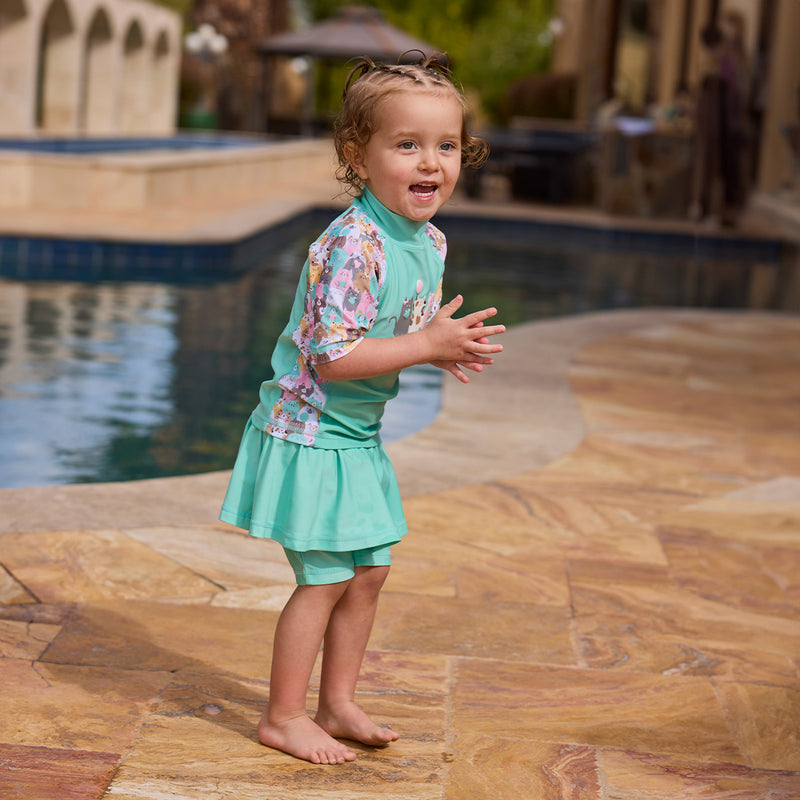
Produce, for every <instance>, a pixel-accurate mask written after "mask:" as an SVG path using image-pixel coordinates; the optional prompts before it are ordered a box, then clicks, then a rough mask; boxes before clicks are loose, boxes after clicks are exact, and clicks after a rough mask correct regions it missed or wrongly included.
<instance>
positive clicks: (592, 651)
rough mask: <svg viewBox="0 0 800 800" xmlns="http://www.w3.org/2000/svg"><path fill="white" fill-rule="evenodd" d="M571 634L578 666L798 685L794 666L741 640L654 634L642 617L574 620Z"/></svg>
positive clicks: (700, 632) (702, 633) (679, 632)
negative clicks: (577, 656) (575, 641)
mask: <svg viewBox="0 0 800 800" xmlns="http://www.w3.org/2000/svg"><path fill="white" fill-rule="evenodd" d="M575 629H576V639H577V648H578V652H579V655H580V662H581V665H582V666H585V667H590V668H591V669H598V670H610V671H617V670H620V671H623V672H628V671H630V672H651V673H656V674H659V675H664V676H681V675H691V676H695V677H714V678H715V679H717V680H722V681H733V682H737V681H753V682H759V683H765V684H770V685H773V686H785V687H790V688H791V687H797V686H798V669H797V665H796V664H795V663H794V662H793V661H792V659H791V658H789V656H788V655H786V654H785V653H775V652H769V651H765V650H763V649H760V648H759V647H758V643H757V642H756V643H754V644H753V645H750V644H749V643H748V642H747V641H746V640H744V639H745V637H739V638H738V639H737V641H734V642H731V643H725V642H720V641H719V637H717V636H715V635H713V634H710V633H709V629H708V628H700V629H694V630H692V631H687V630H684V629H682V628H681V626H680V625H678V626H676V629H675V630H673V631H670V630H659V631H655V630H654V629H653V626H652V625H651V624H649V623H648V622H646V621H644V620H642V619H641V618H634V617H632V616H624V615H618V616H615V615H613V614H605V613H603V614H597V615H593V616H585V615H578V616H577V618H576V620H575ZM709 639H712V640H713V641H712V642H709V641H708V640H709Z"/></svg>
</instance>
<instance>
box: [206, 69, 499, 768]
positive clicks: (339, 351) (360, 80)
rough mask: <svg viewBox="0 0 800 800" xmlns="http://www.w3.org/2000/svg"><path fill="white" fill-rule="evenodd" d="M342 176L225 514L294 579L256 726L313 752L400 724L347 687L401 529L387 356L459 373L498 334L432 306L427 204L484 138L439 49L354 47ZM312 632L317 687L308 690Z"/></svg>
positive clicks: (393, 386) (269, 737)
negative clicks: (475, 130) (385, 719)
mask: <svg viewBox="0 0 800 800" xmlns="http://www.w3.org/2000/svg"><path fill="white" fill-rule="evenodd" d="M335 145H336V152H337V155H338V159H339V165H340V169H339V178H340V179H341V180H342V181H343V182H344V183H345V184H347V186H348V187H349V188H350V190H351V193H352V194H354V195H356V197H355V199H354V201H353V203H352V204H351V206H350V207H349V208H348V209H347V210H346V211H345V212H344V213H343V214H341V215H340V216H339V217H338V218H337V219H335V220H334V221H333V222H332V223H331V225H330V226H329V227H328V229H327V230H326V231H325V232H324V233H323V234H322V236H321V237H320V238H319V239H317V241H316V242H314V244H312V245H311V248H310V250H309V255H308V261H307V262H306V264H305V266H304V268H303V271H302V274H301V277H300V283H299V286H298V289H297V294H296V297H295V300H294V305H293V308H292V311H291V314H290V319H289V322H288V324H287V326H286V328H285V329H284V331H283V333H282V334H281V336H280V338H279V340H278V342H277V345H276V347H275V351H274V353H273V357H272V366H273V368H274V372H275V377H274V378H273V379H272V380H269V381H265V382H264V383H263V384H262V386H261V390H260V393H259V399H260V402H259V404H258V406H257V407H256V409H255V411H253V413H252V415H251V417H250V419H249V421H248V423H247V426H246V428H245V432H244V435H243V438H242V443H241V445H240V449H239V454H238V456H237V459H236V464H235V466H234V469H233V474H232V476H231V480H230V485H229V487H228V491H227V494H226V496H225V501H224V503H223V507H222V513H221V515H220V519H222V520H224V521H225V522H230V523H232V524H234V525H237V526H239V527H242V528H245V529H247V530H249V532H250V533H251V534H252V535H253V536H260V537H263V538H269V539H274V540H276V541H278V542H280V544H281V545H282V546H283V547H284V549H285V551H286V555H287V558H288V560H289V563H290V564H291V566H292V568H293V569H294V572H295V575H296V578H297V588H296V589H295V591H294V593H293V594H292V596H291V598H290V599H289V601H288V602H287V604H286V606H285V608H284V609H283V612H282V613H281V616H280V619H279V620H278V624H277V627H276V629H275V640H274V645H273V658H272V671H271V675H270V699H269V704H268V707H267V710H266V712H265V713H264V716H263V717H262V719H261V721H260V722H259V725H258V736H259V740H260V741H261V742H262V743H263V744H265V745H268V746H269V747H273V748H277V749H279V750H283V751H284V752H286V753H290V754H291V755H293V756H296V757H298V758H302V759H306V760H308V761H311V762H313V763H316V764H341V763H343V762H345V761H352V760H353V759H354V758H355V757H356V754H355V753H354V752H353V751H352V750H351V749H350V748H349V747H347V746H346V745H345V744H343V743H341V742H339V741H337V739H350V740H355V741H358V742H362V743H364V744H368V745H373V746H384V745H387V744H388V743H389V742H391V741H393V740H395V739H396V738H397V734H395V733H394V732H393V731H392V730H391V729H389V728H387V727H382V726H379V725H377V724H376V723H374V722H373V721H372V720H371V719H370V718H369V717H368V716H367V715H366V714H365V713H364V712H363V711H362V710H361V709H360V708H359V707H358V706H357V705H356V704H355V702H354V697H355V688H356V681H357V679H358V674H359V671H360V668H361V662H362V659H363V656H364V652H365V650H366V647H367V640H368V639H369V635H370V630H371V628H372V623H373V620H374V617H375V610H376V607H377V603H378V594H379V592H380V589H381V587H382V586H383V583H384V581H385V580H386V577H387V574H388V572H389V564H390V554H389V550H390V547H391V545H393V544H396V543H397V542H398V541H399V540H400V539H401V538H402V536H403V535H404V534H405V533H406V530H407V529H406V523H405V519H404V517H403V510H402V507H401V503H400V495H399V490H398V486H397V481H396V478H395V475H394V471H393V469H392V466H391V463H390V462H389V460H388V457H387V455H386V453H385V451H384V449H383V446H382V445H381V440H380V435H379V431H380V426H381V415H382V413H383V409H384V405H385V403H386V401H387V400H389V399H390V398H392V397H394V395H395V394H396V393H397V388H398V373H399V371H400V370H401V369H403V368H404V367H409V366H411V365H413V364H423V363H426V362H427V363H432V364H435V365H436V366H438V367H440V368H442V369H445V370H448V371H449V372H451V373H452V374H453V375H454V376H455V377H456V378H458V379H459V380H460V381H462V382H464V383H466V382H467V381H468V378H467V375H466V373H465V372H464V369H467V370H472V371H474V372H480V371H481V370H482V369H483V366H484V365H485V364H491V363H492V359H491V354H493V353H497V352H500V350H502V346H501V345H499V344H490V343H489V337H491V336H493V335H495V334H497V333H502V332H503V330H504V327H503V326H502V325H492V326H489V325H487V326H484V324H483V323H484V320H487V319H488V318H489V317H492V316H494V315H495V314H496V310H495V309H493V308H490V309H484V310H483V311H478V312H475V313H472V314H469V315H467V316H465V317H461V318H455V317H454V316H453V315H454V313H455V312H456V311H457V310H458V308H459V307H460V305H461V302H462V300H461V298H460V297H456V298H455V299H454V300H452V301H451V302H449V303H447V304H446V305H444V306H442V307H441V309H440V308H439V306H440V303H441V293H442V290H441V280H442V273H443V269H444V260H443V259H444V255H445V239H444V236H443V235H442V234H441V233H440V232H439V231H438V230H437V229H436V228H435V227H434V226H433V225H432V224H431V223H430V222H429V221H428V220H430V218H431V217H432V216H433V215H434V214H435V213H436V212H437V211H438V210H439V208H441V206H442V205H443V204H444V203H445V202H446V201H447V199H448V198H449V197H450V195H451V194H452V192H453V189H454V188H455V185H456V180H457V179H458V175H459V170H460V168H461V165H462V163H464V164H478V163H480V162H481V161H482V160H483V159H484V158H485V152H486V146H485V144H484V143H483V142H482V141H480V140H479V139H475V138H473V137H471V136H470V135H469V134H468V133H467V131H466V125H465V100H464V98H463V95H462V94H461V92H459V91H458V89H456V87H455V86H454V84H453V83H452V82H451V80H450V78H449V72H448V71H447V69H446V68H445V67H444V66H443V65H442V64H441V63H440V62H438V61H437V60H436V59H428V60H427V61H424V62H422V63H420V64H419V65H412V66H386V65H377V64H374V63H372V62H371V61H369V60H368V59H362V60H361V61H360V62H359V64H358V65H357V66H356V68H355V69H354V70H353V71H352V72H351V73H350V76H349V78H348V80H347V84H346V87H345V92H344V104H343V108H342V111H341V113H340V115H339V118H338V119H337V123H336V129H335ZM321 645H323V656H322V676H321V680H320V691H319V703H318V710H317V713H316V716H315V717H314V719H313V720H312V719H311V718H310V717H309V716H308V715H307V713H306V692H307V690H308V684H309V680H310V676H311V672H312V670H313V667H314V663H315V661H316V657H317V654H318V652H319V649H320V646H321Z"/></svg>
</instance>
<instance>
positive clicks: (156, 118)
mask: <svg viewBox="0 0 800 800" xmlns="http://www.w3.org/2000/svg"><path fill="white" fill-rule="evenodd" d="M173 91H174V84H173V81H172V74H171V71H170V63H169V39H168V38H167V34H166V33H165V32H164V31H161V33H159V34H158V36H157V37H156V45H155V49H154V51H153V72H152V102H151V120H150V123H151V124H150V127H151V128H153V127H155V128H158V129H159V130H162V129H163V130H171V128H172V125H173V123H174V120H172V119H171V115H172V103H171V98H172V93H173Z"/></svg>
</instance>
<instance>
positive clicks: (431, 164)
mask: <svg viewBox="0 0 800 800" xmlns="http://www.w3.org/2000/svg"><path fill="white" fill-rule="evenodd" d="M419 167H420V169H424V170H427V171H432V170H436V169H438V168H439V160H438V159H437V158H436V153H435V151H433V150H422V151H421V154H420V160H419Z"/></svg>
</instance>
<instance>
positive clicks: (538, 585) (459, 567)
mask: <svg viewBox="0 0 800 800" xmlns="http://www.w3.org/2000/svg"><path fill="white" fill-rule="evenodd" d="M415 522H416V514H414V517H413V521H412V523H411V532H410V533H409V535H407V536H406V537H405V539H404V540H403V542H402V543H401V544H400V545H398V546H397V547H395V548H394V550H393V553H392V570H391V572H390V573H389V578H388V580H387V582H386V585H385V587H384V591H388V592H406V593H409V594H425V595H431V596H437V597H456V596H458V597H460V598H462V599H466V600H470V599H472V600H483V601H484V602H507V603H530V604H534V605H555V606H567V605H569V594H568V590H567V583H566V575H565V573H564V560H563V557H562V556H561V555H560V554H557V555H552V556H551V555H549V554H545V553H542V552H538V551H537V552H533V553H529V552H527V551H522V550H516V551H515V552H514V554H513V555H511V556H509V557H506V556H503V555H498V554H496V553H494V552H492V551H491V550H489V551H487V550H486V549H485V548H480V549H478V548H477V547H476V546H474V545H473V544H472V543H471V542H468V543H464V542H458V541H456V540H455V539H456V537H457V536H458V527H459V525H463V524H465V523H464V522H463V521H461V520H459V521H458V522H456V523H455V525H454V526H453V527H454V530H452V531H451V532H450V533H449V534H448V535H447V536H446V537H445V536H442V535H438V534H437V533H436V532H435V531H434V530H431V529H430V528H428V527H427V525H426V529H419V528H418V527H417V526H416V524H415ZM487 538H491V533H490V532H487ZM527 543H528V545H530V540H528V542H527Z"/></svg>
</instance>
